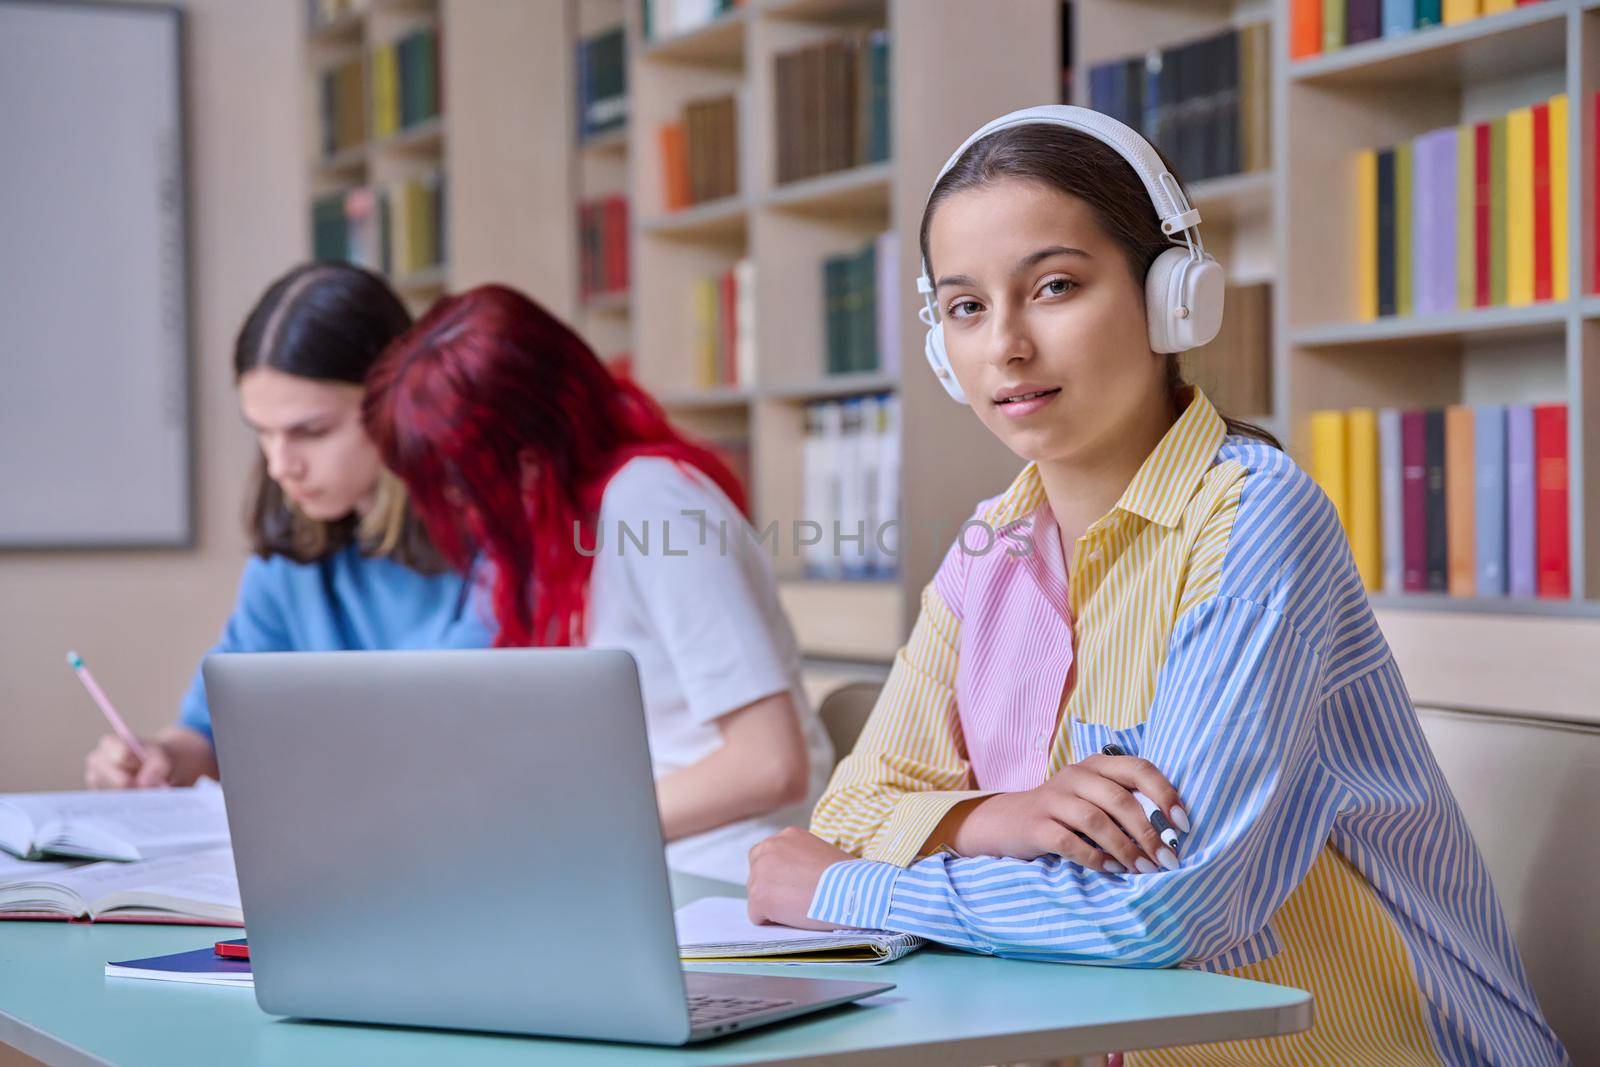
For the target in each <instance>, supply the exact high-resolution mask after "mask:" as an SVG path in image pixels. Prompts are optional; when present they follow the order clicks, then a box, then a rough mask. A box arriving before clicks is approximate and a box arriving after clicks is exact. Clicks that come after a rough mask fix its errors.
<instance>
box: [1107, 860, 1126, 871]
mask: <svg viewBox="0 0 1600 1067" xmlns="http://www.w3.org/2000/svg"><path fill="white" fill-rule="evenodd" d="M1105 872H1106V873H1107V874H1127V873H1128V868H1126V867H1124V866H1123V865H1122V864H1120V863H1118V862H1117V861H1116V860H1106V864H1105Z"/></svg>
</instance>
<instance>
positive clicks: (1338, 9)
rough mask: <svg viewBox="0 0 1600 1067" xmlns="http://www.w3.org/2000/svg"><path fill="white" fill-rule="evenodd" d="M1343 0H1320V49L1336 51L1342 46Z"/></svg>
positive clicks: (1343, 24)
mask: <svg viewBox="0 0 1600 1067" xmlns="http://www.w3.org/2000/svg"><path fill="white" fill-rule="evenodd" d="M1344 8H1345V0H1322V50H1323V51H1324V52H1337V51H1338V50H1339V49H1341V48H1343V47H1344V26H1345V11H1344Z"/></svg>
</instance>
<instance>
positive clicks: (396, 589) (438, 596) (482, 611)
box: [178, 545, 494, 737]
mask: <svg viewBox="0 0 1600 1067" xmlns="http://www.w3.org/2000/svg"><path fill="white" fill-rule="evenodd" d="M493 641H494V628H493V623H492V616H491V613H490V611H489V606H488V603H487V600H486V598H485V597H483V596H482V595H479V594H477V593H475V592H474V590H473V587H472V585H471V584H470V583H469V581H468V579H465V578H463V577H462V576H461V575H459V574H456V573H454V572H447V573H445V574H437V575H426V574H422V573H420V572H418V571H415V570H413V569H411V568H410V567H408V566H406V565H405V564H403V563H396V562H395V561H394V560H392V559H389V558H387V557H372V556H366V555H363V554H362V552H361V550H360V549H359V548H357V547H356V546H355V545H347V546H346V547H345V548H343V549H341V550H340V551H338V552H335V553H333V554H331V555H328V556H325V557H323V558H322V559H320V560H317V561H316V562H314V563H296V562H294V561H293V560H291V559H289V558H287V557H285V556H272V557H270V558H268V559H262V558H261V557H260V556H252V557H250V561H249V562H248V563H246V564H245V567H244V575H243V576H242V577H241V578H240V579H239V599H238V602H237V603H236V604H235V605H234V609H233V614H232V615H230V616H229V617H228V624H227V625H226V626H224V627H223V629H222V637H221V638H220V639H219V640H218V641H217V643H216V644H215V645H214V646H212V648H211V651H212V652H343V651H361V650H370V649H399V648H486V647H488V646H489V645H490V644H492V643H493ZM178 721H179V722H180V723H181V724H182V725H184V726H187V727H189V728H190V729H192V730H198V731H199V732H200V733H202V734H205V735H206V737H210V736H211V709H210V707H209V706H208V705H207V703H206V689H205V681H204V679H203V678H202V677H201V674H200V672H199V671H198V670H196V671H195V674H194V681H192V682H191V683H190V684H189V692H188V693H187V694H186V695H185V696H184V698H183V708H182V711H181V713H180V714H179V716H178Z"/></svg>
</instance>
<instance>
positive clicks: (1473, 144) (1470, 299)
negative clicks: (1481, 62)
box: [1456, 122, 1478, 310]
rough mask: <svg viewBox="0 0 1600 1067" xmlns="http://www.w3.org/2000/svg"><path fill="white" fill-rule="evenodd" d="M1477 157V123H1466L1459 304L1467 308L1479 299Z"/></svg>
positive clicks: (1460, 138)
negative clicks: (1475, 214) (1476, 205)
mask: <svg viewBox="0 0 1600 1067" xmlns="http://www.w3.org/2000/svg"><path fill="white" fill-rule="evenodd" d="M1477 160H1478V153H1477V132H1476V127H1474V126H1473V124H1472V123H1470V122H1468V123H1463V124H1462V125H1461V126H1459V127H1457V129H1456V307H1457V308H1461V309H1463V310H1464V309H1466V308H1470V307H1475V306H1476V305H1477V302H1478V246H1477V241H1476V236H1477V232H1478V230H1477V226H1476V225H1475V221H1476V220H1475V219H1474V218H1473V204H1474V203H1475V202H1476V201H1477V198H1478V178H1477V167H1478V162H1477Z"/></svg>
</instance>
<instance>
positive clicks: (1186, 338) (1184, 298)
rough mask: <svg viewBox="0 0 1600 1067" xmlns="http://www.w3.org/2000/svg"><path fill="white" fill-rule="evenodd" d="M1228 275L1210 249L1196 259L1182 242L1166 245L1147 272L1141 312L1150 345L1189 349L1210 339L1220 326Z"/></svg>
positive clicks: (1157, 349) (1162, 349) (1170, 349)
mask: <svg viewBox="0 0 1600 1067" xmlns="http://www.w3.org/2000/svg"><path fill="white" fill-rule="evenodd" d="M1226 290H1227V278H1226V276H1225V275H1224V273H1223V270H1222V265H1221V264H1219V263H1218V262H1217V261H1216V260H1215V259H1213V258H1212V257H1211V256H1210V255H1207V256H1205V257H1204V258H1203V259H1201V260H1199V261H1198V262H1197V261H1195V260H1194V259H1193V258H1192V257H1191V256H1190V255H1189V251H1188V249H1186V248H1176V247H1174V248H1169V249H1167V250H1166V251H1165V252H1163V253H1161V255H1159V256H1157V257H1156V261H1155V262H1154V263H1152V264H1151V265H1150V273H1149V274H1147V275H1146V276H1145V287H1144V292H1145V318H1146V323H1147V326H1148V329H1149V333H1150V348H1151V350H1152V351H1155V352H1187V351H1188V350H1189V349H1191V348H1199V347H1200V346H1201V345H1204V344H1208V343H1210V342H1211V340H1212V339H1214V338H1215V337H1216V336H1217V332H1218V331H1219V330H1221V329H1222V305H1223V299H1224V296H1225V294H1226Z"/></svg>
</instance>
